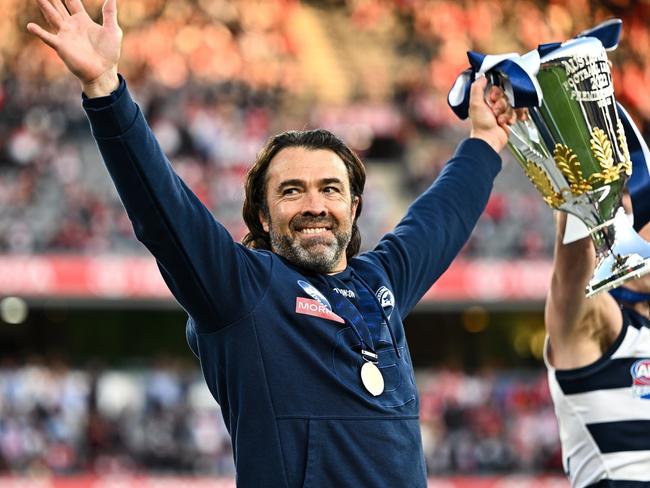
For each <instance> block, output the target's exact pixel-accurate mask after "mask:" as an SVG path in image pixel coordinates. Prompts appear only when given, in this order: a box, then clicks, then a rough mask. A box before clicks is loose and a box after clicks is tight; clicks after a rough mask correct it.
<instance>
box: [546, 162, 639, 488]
mask: <svg viewBox="0 0 650 488" xmlns="http://www.w3.org/2000/svg"><path fill="white" fill-rule="evenodd" d="M635 171H636V169H635ZM637 176H638V175H637ZM634 177H635V174H634V173H633V176H632V178H634ZM630 187H632V185H630ZM644 193H646V195H650V194H649V193H648V190H647V189H645V190H644ZM631 196H632V199H631V200H632V203H630V199H629V198H628V195H626V196H625V198H624V206H625V207H626V211H628V212H629V211H630V207H631V206H634V208H635V209H636V210H635V212H634V221H635V227H636V228H637V229H638V230H639V234H640V235H641V237H643V238H644V239H646V240H650V224H648V223H647V222H648V221H650V215H643V212H641V211H639V210H638V209H639V208H640V205H634V203H635V202H637V201H638V198H640V197H641V195H639V194H633V195H631ZM565 225H566V214H564V213H560V214H559V215H558V228H557V238H556V245H555V259H554V263H553V277H552V280H551V287H550V290H549V294H548V298H547V302H546V318H545V321H546V329H547V333H548V337H547V342H546V350H545V361H546V365H547V367H548V378H549V387H550V390H551V395H552V397H553V402H554V404H555V412H556V415H557V418H558V424H559V430H560V440H561V443H562V453H563V464H564V469H565V471H566V473H567V475H568V477H569V480H570V481H571V486H572V487H574V488H584V487H621V488H636V487H650V275H646V276H644V277H641V278H637V279H636V280H632V281H628V282H627V283H625V286H624V287H620V288H618V289H616V290H613V291H612V292H610V293H600V294H598V295H596V296H594V297H593V298H589V299H588V298H585V292H584V290H585V286H586V284H587V282H588V281H589V279H590V278H591V275H592V272H593V269H594V264H595V252H594V247H593V245H592V243H591V240H590V239H589V238H584V239H581V240H578V241H576V242H572V243H569V244H563V243H562V241H563V236H564V231H565Z"/></svg>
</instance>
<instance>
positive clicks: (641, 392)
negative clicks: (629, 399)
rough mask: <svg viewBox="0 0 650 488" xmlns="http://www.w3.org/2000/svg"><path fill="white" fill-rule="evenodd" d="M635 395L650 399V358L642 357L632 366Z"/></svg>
mask: <svg viewBox="0 0 650 488" xmlns="http://www.w3.org/2000/svg"><path fill="white" fill-rule="evenodd" d="M630 373H631V374H632V391H633V392H634V395H635V396H637V397H639V398H643V399H645V400H650V359H640V360H638V361H636V362H635V363H634V364H633V365H632V367H631V368H630Z"/></svg>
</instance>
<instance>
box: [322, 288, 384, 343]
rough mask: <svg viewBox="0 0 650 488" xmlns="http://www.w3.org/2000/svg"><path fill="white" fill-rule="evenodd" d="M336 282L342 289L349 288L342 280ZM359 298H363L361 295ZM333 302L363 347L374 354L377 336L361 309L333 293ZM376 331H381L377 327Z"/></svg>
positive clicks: (337, 311) (335, 308)
mask: <svg viewBox="0 0 650 488" xmlns="http://www.w3.org/2000/svg"><path fill="white" fill-rule="evenodd" d="M330 278H331V277H330ZM335 279H336V278H335ZM336 281H337V282H338V283H337V285H338V286H339V287H342V289H345V288H347V287H346V286H345V284H343V283H342V282H341V281H340V280H336ZM366 293H367V291H366ZM359 297H361V294H360V293H359ZM331 300H332V304H333V305H334V310H335V311H336V313H337V314H338V315H339V316H341V317H343V318H344V319H345V320H347V321H348V322H349V323H350V326H352V329H353V330H354V333H355V334H356V335H357V337H358V338H359V340H360V341H361V343H362V347H364V348H365V349H368V350H369V351H371V352H373V353H374V352H375V341H374V337H375V334H373V333H372V332H371V327H370V326H369V325H368V322H367V321H366V320H365V319H364V316H363V315H362V314H361V312H360V311H359V309H358V308H357V307H355V306H354V304H353V303H352V302H351V301H350V300H349V299H347V298H346V297H344V296H343V295H340V294H339V293H336V292H334V293H332V296H331ZM364 312H365V310H364ZM376 329H379V327H376Z"/></svg>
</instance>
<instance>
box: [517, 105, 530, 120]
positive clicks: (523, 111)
mask: <svg viewBox="0 0 650 488" xmlns="http://www.w3.org/2000/svg"><path fill="white" fill-rule="evenodd" d="M515 112H516V113H517V118H518V119H519V120H528V109H527V108H516V109H515Z"/></svg>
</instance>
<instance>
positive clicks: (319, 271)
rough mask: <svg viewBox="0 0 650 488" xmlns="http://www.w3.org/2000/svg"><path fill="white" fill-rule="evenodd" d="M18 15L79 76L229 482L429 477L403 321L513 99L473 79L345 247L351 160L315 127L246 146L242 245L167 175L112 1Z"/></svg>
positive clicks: (487, 172)
mask: <svg viewBox="0 0 650 488" xmlns="http://www.w3.org/2000/svg"><path fill="white" fill-rule="evenodd" d="M38 3H39V6H40V9H41V11H42V13H43V15H44V16H45V18H46V20H47V22H48V24H49V26H50V29H49V30H45V29H43V28H42V27H39V26H38V25H37V24H34V23H30V24H29V25H28V26H27V28H28V30H29V31H30V32H32V33H33V34H35V35H37V36H38V37H39V38H40V39H42V40H43V42H45V43H46V44H48V45H49V46H50V47H52V48H53V49H55V50H56V52H57V53H58V55H59V56H60V57H61V59H62V60H63V62H64V63H65V64H66V65H67V67H68V68H69V70H70V71H71V72H72V73H73V74H74V75H75V76H76V77H77V78H78V79H79V80H80V82H81V85H82V89H83V92H84V97H83V107H84V109H85V110H86V113H87V116H88V119H89V121H90V125H91V128H92V132H93V136H94V137H95V139H96V141H97V145H98V146H99V149H100V151H101V154H102V156H103V159H104V161H105V163H106V166H107V168H108V170H109V173H110V175H111V177H112V179H113V181H114V183H115V185H116V187H117V190H118V192H119V194H120V198H121V199H122V202H123V204H124V206H125V208H126V211H127V213H128V215H129V217H130V219H131V221H132V223H133V227H134V230H135V234H136V236H137V237H138V239H140V240H141V241H142V242H143V243H144V244H145V245H146V246H147V248H148V249H149V250H150V251H151V253H152V254H153V255H154V256H155V258H156V260H157V263H158V266H159V268H160V271H161V273H162V276H163V277H164V279H165V281H166V283H167V284H168V286H169V288H170V290H171V291H172V293H173V294H174V296H175V297H176V299H177V300H178V302H179V303H180V304H181V305H182V306H183V308H184V309H185V310H186V311H187V314H188V321H187V326H186V334H187V339H188V342H189V345H190V347H191V349H192V351H193V352H194V353H195V354H196V356H197V357H198V358H199V360H200V364H201V369H202V371H203V375H204V377H205V380H206V383H207V385H208V387H209V389H210V391H211V392H212V395H213V396H214V398H215V399H216V401H217V402H218V403H219V405H220V406H221V410H222V413H223V418H224V421H225V424H226V426H227V428H228V430H229V432H230V435H231V437H232V444H233V450H234V457H235V464H236V469H237V484H238V486H242V487H370V486H376V487H395V488H396V487H400V488H402V487H404V488H406V487H409V488H420V487H425V486H426V485H427V481H426V469H425V464H424V456H423V452H422V445H421V439H420V429H419V422H418V413H419V412H418V396H417V391H416V387H415V379H414V375H413V367H412V363H411V358H410V354H409V350H408V347H407V344H406V339H405V335H404V327H403V325H402V321H403V319H404V317H406V315H407V314H408V313H409V311H410V310H411V309H412V308H413V307H414V306H415V304H416V303H417V302H418V300H419V299H420V298H421V297H422V296H423V295H424V293H425V292H426V291H427V290H428V289H429V288H430V287H431V285H432V284H433V283H434V282H435V281H436V279H437V278H438V277H439V276H440V274H441V273H443V272H444V270H445V269H446V268H447V267H448V266H449V264H450V263H451V261H452V260H453V259H454V257H455V256H456V254H457V253H458V252H459V250H460V249H461V247H462V246H463V244H464V243H465V241H466V240H467V238H468V236H469V234H470V232H471V231H472V229H473V227H474V225H475V223H476V221H477V219H478V218H479V216H480V214H481V212H482V211H483V208H484V206H485V204H486V202H487V199H488V196H489V193H490V191H491V188H492V182H493V179H494V177H495V176H496V174H497V172H498V171H499V169H500V166H501V161H500V158H499V156H498V154H497V151H499V150H501V149H502V148H503V146H504V145H505V143H506V140H507V133H506V125H507V124H509V123H512V122H513V121H514V120H515V118H516V115H515V114H514V112H513V110H512V109H511V108H510V107H509V106H508V104H507V103H506V101H505V96H504V94H503V93H502V92H501V91H499V90H498V89H492V90H490V92H489V93H488V95H487V97H488V100H489V103H490V105H491V108H490V106H488V104H487V103H486V102H485V101H484V90H485V80H481V81H478V82H476V83H475V84H474V86H473V87H472V99H471V108H470V114H471V117H470V118H471V122H472V129H471V134H470V138H468V139H467V140H465V141H464V142H462V143H461V144H460V145H459V147H458V149H457V151H456V154H455V156H454V157H453V158H452V159H451V161H449V163H448V164H447V166H446V168H445V169H444V170H443V171H442V173H441V174H440V176H439V177H438V179H437V181H436V182H435V183H434V184H433V185H432V186H431V187H430V188H429V189H428V190H427V191H425V192H424V193H423V194H422V195H421V196H420V197H419V198H418V199H417V200H416V201H415V202H414V203H413V204H412V205H411V206H410V208H409V209H408V212H407V214H406V215H405V217H404V218H403V219H402V220H401V222H400V223H399V224H398V225H397V226H396V228H395V229H394V230H393V231H392V232H390V233H389V234H387V235H386V236H384V237H383V238H382V239H381V241H380V242H379V244H377V246H376V247H375V248H374V249H373V250H371V251H369V252H365V253H363V254H360V255H358V251H359V246H360V236H359V230H358V228H357V225H356V222H357V218H358V217H359V214H360V212H361V198H362V194H363V187H364V183H365V170H364V167H363V164H362V163H361V161H360V160H359V159H358V158H357V156H356V155H355V154H354V153H353V152H352V151H350V149H349V148H348V147H347V146H346V145H345V144H344V143H343V142H342V141H340V140H339V139H338V138H337V137H335V136H334V135H333V134H331V133H329V132H327V131H324V130H312V131H300V132H297V131H291V132H286V133H283V134H279V135H277V136H275V137H272V138H271V139H270V140H269V142H268V143H267V145H266V146H265V147H264V148H262V150H261V151H260V153H259V156H258V159H257V161H256V162H255V164H254V165H253V167H252V168H251V170H250V171H249V173H248V176H247V180H246V185H245V202H244V209H243V213H244V220H245V221H246V224H247V226H248V228H249V234H248V235H247V236H246V238H245V239H244V244H239V243H236V242H234V241H233V239H232V237H231V236H230V235H229V233H228V232H227V230H226V229H225V228H224V227H223V226H222V225H221V224H220V223H219V222H218V221H216V220H215V219H214V217H213V216H212V215H211V214H210V212H209V211H208V210H207V209H206V208H205V207H204V206H203V205H202V204H201V202H200V201H199V200H198V199H197V198H196V196H195V195H194V194H193V193H192V192H191V191H190V190H189V188H188V187H187V186H186V185H185V184H184V183H183V182H182V181H181V180H180V178H179V177H178V176H177V175H176V174H175V173H174V171H173V169H172V167H171V165H170V163H169V162H168V160H167V159H166V157H165V155H164V154H163V153H162V151H161V149H160V148H159V146H158V143H157V142H156V140H155V139H154V136H153V134H152V132H151V130H150V129H149V127H148V125H147V123H146V121H145V119H144V118H143V115H142V113H141V111H140V109H139V108H138V106H137V105H136V104H135V103H134V102H133V101H132V99H131V96H130V94H129V91H128V89H127V87H126V83H125V81H124V79H123V78H122V77H120V76H118V71H117V63H118V60H119V57H120V44H121V37H122V33H121V31H120V28H119V26H118V23H117V7H116V2H115V0H107V1H106V3H105V5H104V7H103V24H102V25H98V24H95V23H94V22H93V21H91V19H90V18H89V17H88V15H87V14H86V12H85V10H84V7H83V6H82V4H81V2H80V1H79V0H67V1H66V3H65V5H64V4H63V3H62V1H61V0H38Z"/></svg>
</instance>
